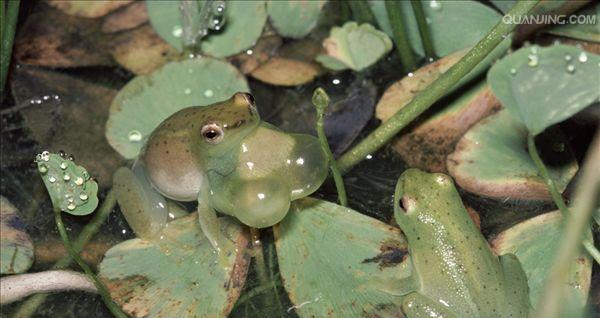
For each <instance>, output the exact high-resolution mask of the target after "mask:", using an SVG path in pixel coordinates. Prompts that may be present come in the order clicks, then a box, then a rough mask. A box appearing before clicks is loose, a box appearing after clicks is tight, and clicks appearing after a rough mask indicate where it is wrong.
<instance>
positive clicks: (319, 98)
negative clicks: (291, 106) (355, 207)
mask: <svg viewBox="0 0 600 318" xmlns="http://www.w3.org/2000/svg"><path fill="white" fill-rule="evenodd" d="M312 103H313V105H315V108H316V109H317V136H318V138H319V142H320V143H321V148H323V151H325V155H326V156H327V160H328V161H329V167H330V169H331V175H332V176H333V181H334V182H335V188H336V191H337V194H338V200H339V201H340V204H341V205H343V206H347V205H348V199H347V197H346V187H345V186H344V180H343V179H342V174H341V173H340V170H339V169H338V165H337V162H336V161H335V158H334V157H333V153H332V152H331V148H329V143H328V142H327V136H325V124H324V116H325V110H326V109H327V107H328V106H329V96H327V93H326V92H325V90H324V89H322V88H320V87H319V88H317V89H316V90H315V92H314V93H313V97H312Z"/></svg>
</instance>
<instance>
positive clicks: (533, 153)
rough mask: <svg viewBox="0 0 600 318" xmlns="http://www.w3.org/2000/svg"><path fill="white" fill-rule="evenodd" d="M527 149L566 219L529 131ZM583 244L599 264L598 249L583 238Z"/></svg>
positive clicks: (564, 206) (566, 214)
mask: <svg viewBox="0 0 600 318" xmlns="http://www.w3.org/2000/svg"><path fill="white" fill-rule="evenodd" d="M527 149H528V150H529V156H530V157H531V160H533V163H534V164H535V166H536V167H537V169H538V171H539V172H540V175H541V177H542V179H543V180H544V183H545V184H546V187H547V188H548V191H550V195H551V196H552V201H554V204H556V206H557V207H558V209H559V210H560V213H561V214H562V216H563V218H564V219H567V218H568V217H569V208H568V207H567V204H566V203H565V201H564V200H563V198H562V195H561V194H560V192H559V191H558V189H557V188H556V183H554V180H553V179H552V177H551V176H550V173H549V172H548V169H547V168H546V165H545V164H544V161H542V158H541V157H540V154H539V152H538V150H537V147H536V146H535V136H534V135H533V134H531V133H530V134H529V135H527ZM583 246H584V247H585V249H586V250H587V251H588V253H590V255H591V256H593V257H594V259H595V260H596V262H597V263H598V264H600V252H598V250H596V248H595V247H594V244H593V243H591V242H590V241H589V240H588V239H584V240H583Z"/></svg>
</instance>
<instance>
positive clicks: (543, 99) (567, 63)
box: [487, 45, 600, 135]
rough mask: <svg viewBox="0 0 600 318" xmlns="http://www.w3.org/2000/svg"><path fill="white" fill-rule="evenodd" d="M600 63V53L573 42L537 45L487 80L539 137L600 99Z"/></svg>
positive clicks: (505, 60)
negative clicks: (573, 44)
mask: <svg viewBox="0 0 600 318" xmlns="http://www.w3.org/2000/svg"><path fill="white" fill-rule="evenodd" d="M599 63H600V56H599V55H596V54H593V53H589V52H585V51H583V50H582V49H579V48H576V47H573V46H566V45H554V46H551V47H545V48H543V47H538V46H531V47H526V48H522V49H520V50H518V51H516V52H514V53H512V54H511V55H509V56H507V57H505V58H503V59H502V60H501V61H499V62H498V63H496V64H495V65H494V66H493V67H492V68H491V69H490V71H489V72H488V75H487V78H488V83H489V84H490V87H491V88H492V91H493V92H494V94H495V95H496V97H498V99H499V100H500V101H501V102H502V105H504V106H505V107H506V108H507V109H508V110H509V112H510V113H511V115H512V116H514V118H515V119H517V120H519V121H521V122H522V123H523V124H525V126H526V127H527V129H528V130H529V132H530V133H532V134H534V135H537V134H539V133H541V132H542V131H544V129H546V128H548V127H550V126H551V125H553V124H556V123H559V122H561V121H563V120H565V119H567V118H569V117H571V116H573V115H574V114H575V113H577V112H579V111H580V110H582V109H583V108H585V107H586V106H589V105H590V104H592V103H593V102H595V101H598V98H600V90H599V89H598V87H600V76H598V72H599V71H600V64H599Z"/></svg>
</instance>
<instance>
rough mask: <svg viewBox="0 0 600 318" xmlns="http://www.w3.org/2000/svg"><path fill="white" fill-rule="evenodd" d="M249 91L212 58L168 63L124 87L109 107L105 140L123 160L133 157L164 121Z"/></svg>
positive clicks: (229, 68)
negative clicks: (187, 109) (181, 110)
mask: <svg viewBox="0 0 600 318" xmlns="http://www.w3.org/2000/svg"><path fill="white" fill-rule="evenodd" d="M239 91H241V92H248V91H249V88H248V84H247V83H246V80H245V79H244V77H243V76H242V75H241V74H240V73H239V72H238V71H237V69H235V68H234V67H233V66H232V65H231V64H228V63H226V62H222V61H218V60H215V59H211V58H199V59H190V60H186V61H182V62H171V63H168V64H166V65H165V66H163V67H162V68H160V69H158V70H156V71H155V72H153V73H152V74H150V75H148V76H138V77H136V78H134V79H133V80H131V81H130V82H129V83H127V85H125V87H123V88H122V89H121V90H120V91H119V94H118V95H117V96H116V97H115V98H114V100H113V102H112V104H111V106H110V114H109V119H108V122H107V123H106V139H107V140H108V142H109V143H110V145H111V146H112V147H113V148H114V149H115V150H117V151H118V152H119V153H120V154H121V155H122V156H123V157H125V158H134V157H135V156H137V154H138V152H139V150H140V149H141V147H142V146H143V145H144V142H145V140H146V138H147V137H148V135H149V134H150V133H151V132H152V131H153V130H154V128H156V127H157V126H158V124H160V123H161V122H162V121H163V120H164V119H166V118H167V117H169V116H170V115H171V114H173V113H175V112H176V111H178V110H180V109H183V108H185V107H189V106H199V105H209V104H212V103H215V102H218V101H222V100H225V99H228V98H229V97H231V96H232V95H233V94H235V93H236V92H239Z"/></svg>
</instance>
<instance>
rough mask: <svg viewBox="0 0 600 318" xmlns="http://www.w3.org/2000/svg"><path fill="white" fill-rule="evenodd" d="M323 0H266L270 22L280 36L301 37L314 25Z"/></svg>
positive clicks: (323, 2)
mask: <svg viewBox="0 0 600 318" xmlns="http://www.w3.org/2000/svg"><path fill="white" fill-rule="evenodd" d="M324 4H325V0H301V1H280V0H269V1H267V12H268V13H269V20H271V24H272V25H273V27H274V28H275V29H276V30H277V33H279V34H280V35H282V36H285V37H288V38H295V39H299V38H303V37H304V36H306V35H307V34H308V33H309V32H310V31H311V30H312V29H313V28H314V27H315V26H316V25H317V20H318V19H319V14H320V13H321V9H322V8H323V5H324Z"/></svg>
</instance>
